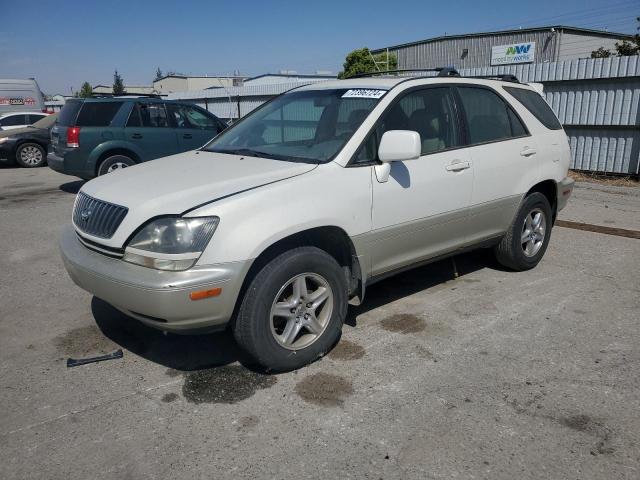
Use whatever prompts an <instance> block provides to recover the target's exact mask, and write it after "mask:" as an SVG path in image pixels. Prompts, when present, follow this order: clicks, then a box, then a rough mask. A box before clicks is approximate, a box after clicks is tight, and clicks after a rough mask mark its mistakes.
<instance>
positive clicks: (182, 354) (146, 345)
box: [91, 297, 249, 371]
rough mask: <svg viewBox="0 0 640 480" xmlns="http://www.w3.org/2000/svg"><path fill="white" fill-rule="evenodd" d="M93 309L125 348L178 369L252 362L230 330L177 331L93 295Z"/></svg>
mask: <svg viewBox="0 0 640 480" xmlns="http://www.w3.org/2000/svg"><path fill="white" fill-rule="evenodd" d="M91 312H92V313H93V317H94V318H95V321H96V324H97V325H98V328H99V329H100V330H101V331H102V333H103V334H104V335H105V336H106V337H107V338H109V339H110V340H112V341H113V342H115V343H117V344H118V345H120V346H121V347H122V348H124V349H126V350H128V351H130V352H131V353H134V354H136V355H139V356H140V357H142V358H146V359H147V360H149V361H152V362H154V363H158V364H160V365H163V366H165V367H167V368H173V369H175V370H182V371H193V370H202V369H206V368H212V367H219V366H222V365H228V364H230V363H234V362H236V361H240V362H241V363H242V364H247V365H248V364H249V362H248V361H247V360H248V359H246V358H245V356H244V354H243V353H242V351H241V350H240V348H239V347H238V346H237V344H236V342H235V340H234V338H233V335H232V334H231V332H229V331H227V330H225V331H223V332H219V333H211V334H200V335H176V334H170V333H169V334H166V335H165V334H164V333H163V332H161V331H159V330H156V329H153V328H150V327H147V326H145V325H144V324H142V323H140V322H139V321H137V320H135V319H133V318H131V317H129V316H127V315H125V314H124V313H122V312H121V311H119V310H117V309H116V308H114V307H112V306H111V305H109V304H108V303H106V302H105V301H103V300H100V299H99V298H96V297H93V299H92V301H91Z"/></svg>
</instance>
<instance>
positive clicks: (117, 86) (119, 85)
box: [113, 70, 126, 95]
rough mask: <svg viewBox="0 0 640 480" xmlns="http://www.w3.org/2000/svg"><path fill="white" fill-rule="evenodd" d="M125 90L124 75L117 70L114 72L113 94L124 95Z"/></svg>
mask: <svg viewBox="0 0 640 480" xmlns="http://www.w3.org/2000/svg"><path fill="white" fill-rule="evenodd" d="M123 93H126V92H125V89H124V82H123V81H122V76H121V75H120V74H119V73H118V70H116V71H115V72H114V73H113V94H114V95H122V94H123Z"/></svg>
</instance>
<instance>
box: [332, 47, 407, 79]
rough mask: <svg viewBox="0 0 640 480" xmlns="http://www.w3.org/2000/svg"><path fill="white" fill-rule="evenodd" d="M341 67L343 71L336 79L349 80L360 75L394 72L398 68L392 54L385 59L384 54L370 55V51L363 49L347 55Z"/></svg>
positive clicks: (396, 60)
mask: <svg viewBox="0 0 640 480" xmlns="http://www.w3.org/2000/svg"><path fill="white" fill-rule="evenodd" d="M387 60H388V61H387ZM387 65H388V68H387ZM342 66H343V68H344V70H343V71H342V72H340V73H339V74H338V78H349V77H351V76H353V75H358V74H360V73H372V72H378V71H384V70H395V69H397V68H398V59H397V58H396V56H395V55H394V54H389V58H388V59H387V53H386V52H383V53H378V54H376V55H372V54H371V51H370V50H369V49H368V48H367V47H364V48H358V49H356V50H353V51H352V52H350V53H349V54H347V57H346V58H345V61H344V64H343V65H342Z"/></svg>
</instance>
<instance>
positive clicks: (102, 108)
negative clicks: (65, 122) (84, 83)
mask: <svg viewBox="0 0 640 480" xmlns="http://www.w3.org/2000/svg"><path fill="white" fill-rule="evenodd" d="M122 103H123V102H84V105H83V106H82V109H81V110H80V113H79V114H78V119H77V120H76V125H77V126H79V127H108V126H109V125H111V121H112V120H113V117H114V116H115V114H116V113H117V111H118V110H120V107H121V106H122Z"/></svg>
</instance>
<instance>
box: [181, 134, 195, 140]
mask: <svg viewBox="0 0 640 480" xmlns="http://www.w3.org/2000/svg"><path fill="white" fill-rule="evenodd" d="M182 138H187V139H189V138H193V135H191V134H190V133H185V134H184V135H182Z"/></svg>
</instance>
